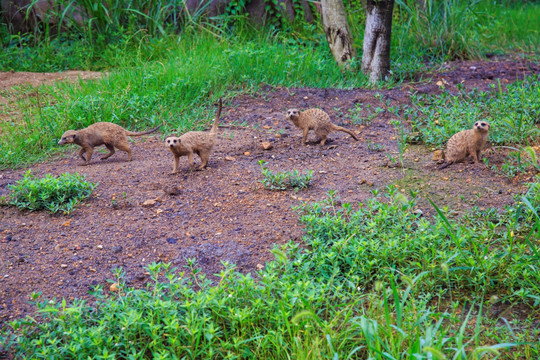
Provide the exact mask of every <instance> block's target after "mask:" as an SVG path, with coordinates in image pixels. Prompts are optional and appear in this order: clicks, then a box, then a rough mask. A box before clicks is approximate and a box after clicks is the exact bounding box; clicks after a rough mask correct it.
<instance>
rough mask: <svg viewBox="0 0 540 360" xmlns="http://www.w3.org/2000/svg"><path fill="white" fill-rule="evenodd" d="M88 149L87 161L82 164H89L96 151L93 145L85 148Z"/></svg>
mask: <svg viewBox="0 0 540 360" xmlns="http://www.w3.org/2000/svg"><path fill="white" fill-rule="evenodd" d="M84 150H85V151H86V161H85V162H84V163H83V164H82V165H88V164H89V163H90V160H91V159H92V154H93V153H94V148H93V147H91V146H88V147H86V148H84Z"/></svg>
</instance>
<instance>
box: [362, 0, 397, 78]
mask: <svg viewBox="0 0 540 360" xmlns="http://www.w3.org/2000/svg"><path fill="white" fill-rule="evenodd" d="M393 9H394V0H367V1H366V32H365V34H364V53H363V55H362V71H363V72H364V73H365V74H367V75H369V81H370V82H371V83H375V82H377V81H379V80H381V79H384V78H385V77H386V76H387V75H388V72H389V71H390V38H391V35H392V11H393Z"/></svg>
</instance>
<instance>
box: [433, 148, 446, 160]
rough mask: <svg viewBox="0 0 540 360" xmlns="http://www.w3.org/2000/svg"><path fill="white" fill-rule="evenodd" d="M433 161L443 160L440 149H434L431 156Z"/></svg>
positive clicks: (442, 153)
mask: <svg viewBox="0 0 540 360" xmlns="http://www.w3.org/2000/svg"><path fill="white" fill-rule="evenodd" d="M431 160H433V161H442V160H444V152H443V151H442V150H435V151H434V152H433V156H432V158H431Z"/></svg>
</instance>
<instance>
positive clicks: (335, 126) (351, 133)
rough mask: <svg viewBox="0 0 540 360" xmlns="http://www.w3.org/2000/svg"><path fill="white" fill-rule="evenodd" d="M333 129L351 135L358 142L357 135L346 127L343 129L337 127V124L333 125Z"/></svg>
mask: <svg viewBox="0 0 540 360" xmlns="http://www.w3.org/2000/svg"><path fill="white" fill-rule="evenodd" d="M332 128H333V129H334V130H336V131H343V132H346V133H347V134H349V135H351V136H352V137H353V139H354V140H356V141H358V138H357V137H356V135H355V134H354V133H353V132H352V131H351V130H349V129H345V128H344V127H341V126H337V125H335V124H332Z"/></svg>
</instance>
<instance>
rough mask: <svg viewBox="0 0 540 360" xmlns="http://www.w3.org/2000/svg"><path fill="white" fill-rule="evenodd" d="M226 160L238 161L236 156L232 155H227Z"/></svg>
mask: <svg viewBox="0 0 540 360" xmlns="http://www.w3.org/2000/svg"><path fill="white" fill-rule="evenodd" d="M225 160H227V161H236V158H234V157H232V156H225Z"/></svg>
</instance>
